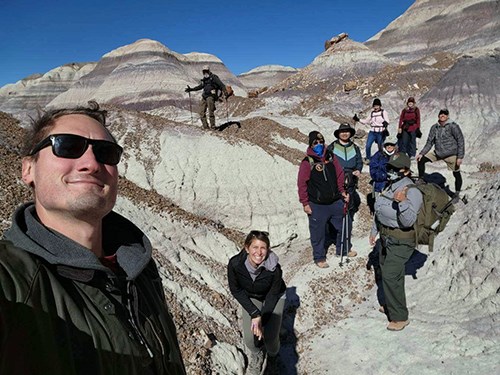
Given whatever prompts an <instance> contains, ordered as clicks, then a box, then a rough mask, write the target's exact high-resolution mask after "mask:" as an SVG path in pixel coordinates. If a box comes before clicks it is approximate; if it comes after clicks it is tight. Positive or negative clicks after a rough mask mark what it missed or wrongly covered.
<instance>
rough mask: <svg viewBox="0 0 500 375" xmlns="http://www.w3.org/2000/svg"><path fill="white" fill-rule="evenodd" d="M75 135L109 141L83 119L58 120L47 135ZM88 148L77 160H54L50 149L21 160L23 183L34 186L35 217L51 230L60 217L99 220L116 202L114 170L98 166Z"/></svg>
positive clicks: (96, 125) (92, 122)
mask: <svg viewBox="0 0 500 375" xmlns="http://www.w3.org/2000/svg"><path fill="white" fill-rule="evenodd" d="M61 133H64V134H76V135H79V136H82V137H85V138H90V139H101V140H108V141H112V139H111V136H110V135H109V134H108V132H107V131H106V130H105V129H104V127H103V126H102V125H101V124H100V123H99V122H97V121H96V120H94V119H92V118H90V117H88V116H85V115H79V114H74V115H66V116H62V117H60V118H58V119H57V120H56V121H55V125H54V126H53V128H52V129H51V130H50V132H49V134H61ZM93 147H94V146H92V145H89V146H88V148H87V150H86V151H85V153H84V154H83V155H82V156H81V157H79V158H78V159H66V158H62V157H57V156H55V155H54V154H53V152H52V147H51V146H49V147H45V148H43V149H41V150H40V151H39V152H38V159H37V160H36V161H35V157H26V158H24V159H23V176H22V177H23V181H24V182H25V183H27V184H30V185H32V186H34V193H35V207H36V211H37V215H38V217H39V218H40V220H41V221H42V223H44V224H45V225H48V226H51V225H50V223H51V222H52V221H54V220H60V218H61V217H63V216H65V217H73V218H78V219H83V220H85V219H91V220H99V219H102V217H104V216H105V215H106V214H107V213H109V212H110V211H111V210H112V208H113V206H114V204H115V201H116V195H117V184H118V168H117V166H116V165H107V164H102V163H99V162H98V161H97V160H96V158H95V156H94V153H93V151H92V149H93Z"/></svg>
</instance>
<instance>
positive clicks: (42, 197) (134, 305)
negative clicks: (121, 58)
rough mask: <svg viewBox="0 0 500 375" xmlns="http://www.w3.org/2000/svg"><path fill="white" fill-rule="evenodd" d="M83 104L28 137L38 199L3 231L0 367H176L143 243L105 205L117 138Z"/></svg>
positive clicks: (51, 115)
mask: <svg viewBox="0 0 500 375" xmlns="http://www.w3.org/2000/svg"><path fill="white" fill-rule="evenodd" d="M89 105H90V108H84V107H79V108H72V109H57V110H51V111H49V112H46V113H45V114H44V115H43V116H42V117H40V118H38V119H37V120H34V121H33V123H32V127H31V129H30V132H29V134H28V136H27V137H26V139H25V146H24V158H23V160H22V180H23V181H24V183H26V185H28V186H30V187H31V189H32V192H33V194H34V198H35V199H34V202H30V203H25V204H24V205H22V206H20V207H19V208H18V209H17V210H16V212H15V214H14V216H13V219H12V226H11V227H10V229H9V230H8V231H6V232H5V239H4V240H2V241H0V373H1V374H26V375H27V374H30V375H33V374H51V375H67V374H124V375H126V374H176V375H184V374H185V373H186V372H185V369H184V364H183V361H182V358H181V353H180V349H179V344H178V342H177V337H176V330H175V326H174V323H173V321H172V318H171V316H170V314H169V312H168V310H167V306H166V302H165V295H164V290H163V288H162V282H161V277H160V275H159V273H158V269H157V267H156V265H155V262H154V260H153V258H152V256H151V254H152V250H153V249H152V246H151V243H150V242H149V240H148V238H147V237H146V236H145V235H144V233H142V232H141V230H140V229H139V228H137V227H136V226H135V225H134V224H132V223H131V222H130V221H129V220H127V219H126V218H125V217H123V216H121V215H119V214H117V213H116V212H114V211H112V209H113V207H114V205H115V201H116V196H117V191H118V168H117V164H118V163H119V162H120V157H121V155H122V148H121V147H120V146H119V145H118V144H117V143H116V140H115V138H114V137H113V136H112V135H111V133H110V132H109V130H108V129H107V128H106V126H105V123H106V122H105V114H106V112H105V111H100V110H99V106H98V105H97V103H95V102H89Z"/></svg>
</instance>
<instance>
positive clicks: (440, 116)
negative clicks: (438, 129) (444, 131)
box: [438, 113, 448, 122]
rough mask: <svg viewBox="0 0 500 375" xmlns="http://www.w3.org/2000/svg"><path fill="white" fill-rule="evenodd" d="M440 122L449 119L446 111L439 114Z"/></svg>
mask: <svg viewBox="0 0 500 375" xmlns="http://www.w3.org/2000/svg"><path fill="white" fill-rule="evenodd" d="M438 119H439V122H446V121H447V120H448V115H445V114H444V113H441V114H440V115H439V116H438Z"/></svg>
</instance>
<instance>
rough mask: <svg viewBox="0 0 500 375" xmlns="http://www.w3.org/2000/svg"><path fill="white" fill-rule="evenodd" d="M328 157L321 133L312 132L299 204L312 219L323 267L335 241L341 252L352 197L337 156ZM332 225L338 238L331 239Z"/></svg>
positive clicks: (301, 174) (316, 257)
mask: <svg viewBox="0 0 500 375" xmlns="http://www.w3.org/2000/svg"><path fill="white" fill-rule="evenodd" d="M326 154H327V150H326V147H325V138H324V137H323V135H322V134H321V133H320V132H318V131H312V132H310V133H309V147H308V148H307V151H306V157H305V158H304V160H302V163H300V167H299V174H298V178H297V187H298V192H299V201H300V203H302V206H303V209H304V212H305V213H306V214H307V217H308V219H309V233H310V237H311V245H312V249H313V259H314V263H315V264H316V265H317V266H318V267H320V268H327V267H329V265H328V263H327V262H326V251H327V249H328V247H329V245H330V244H331V243H332V242H336V251H337V253H339V254H340V252H341V241H342V236H341V233H342V222H343V216H344V202H343V199H344V200H345V202H346V203H349V194H348V193H347V192H346V191H345V188H344V170H343V169H342V166H341V165H340V163H339V161H338V159H337V157H336V156H335V155H332V157H331V158H330V159H328V160H327V159H326ZM328 223H330V224H331V225H332V226H333V228H334V231H335V232H336V233H334V234H335V236H334V237H333V236H331V235H330V234H329V233H328V236H327V224H328ZM354 255H355V254H354ZM354 255H353V254H351V256H354Z"/></svg>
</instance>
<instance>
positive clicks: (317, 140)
mask: <svg viewBox="0 0 500 375" xmlns="http://www.w3.org/2000/svg"><path fill="white" fill-rule="evenodd" d="M320 143H321V144H322V145H323V144H325V141H320V140H319V139H315V140H314V141H313V143H312V145H313V146H316V145H319V144H320Z"/></svg>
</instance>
